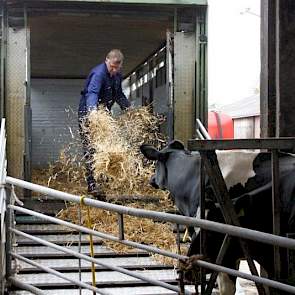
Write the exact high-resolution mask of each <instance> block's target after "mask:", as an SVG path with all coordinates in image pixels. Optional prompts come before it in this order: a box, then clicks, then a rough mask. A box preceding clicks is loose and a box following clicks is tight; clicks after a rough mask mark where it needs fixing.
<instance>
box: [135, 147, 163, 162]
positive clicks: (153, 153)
mask: <svg viewBox="0 0 295 295" xmlns="http://www.w3.org/2000/svg"><path fill="white" fill-rule="evenodd" d="M140 151H141V152H142V153H143V155H144V156H145V157H146V158H147V159H149V160H154V161H156V160H159V159H160V158H161V153H160V152H159V151H158V150H157V149H156V148H155V147H153V146H152V145H150V144H143V145H141V146H140Z"/></svg>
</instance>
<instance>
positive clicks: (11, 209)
mask: <svg viewBox="0 0 295 295" xmlns="http://www.w3.org/2000/svg"><path fill="white" fill-rule="evenodd" d="M0 136H1V138H0V141H1V145H0V172H1V175H0V176H1V187H0V208H1V268H0V270H1V283H2V290H1V291H2V293H3V290H4V286H7V283H8V282H9V283H10V284H13V285H17V286H19V287H21V288H23V289H24V290H29V291H31V292H33V293H34V294H44V292H43V291H42V290H41V289H38V288H36V287H34V286H32V285H29V284H26V283H23V282H21V281H19V280H18V279H17V277H15V276H14V273H13V269H12V267H11V260H12V258H15V259H19V260H22V261H25V262H26V263H29V264H32V265H34V266H36V267H38V268H41V269H43V270H44V271H46V272H48V273H51V274H54V275H56V276H60V277H62V278H63V279H67V278H66V277H65V276H64V275H61V274H60V273H59V272H57V271H55V270H53V269H51V268H48V267H46V266H42V265H40V264H38V263H36V262H34V261H32V260H29V259H27V258H25V257H23V256H22V255H19V254H17V253H15V252H14V251H13V248H12V241H13V236H14V235H19V236H22V237H26V238H28V239H30V240H33V241H35V242H38V243H40V244H41V245H44V246H47V247H50V248H53V249H56V250H59V251H61V252H62V253H68V254H71V255H73V256H75V257H77V258H79V259H83V260H86V261H89V262H91V263H94V264H97V265H102V263H101V262H99V261H98V260H97V259H95V258H92V257H90V256H87V255H84V254H80V253H78V252H75V251H71V250H69V249H66V248H65V247H62V246H59V245H56V244H54V243H51V242H48V241H45V240H43V239H40V238H38V237H35V236H33V235H29V234H26V233H24V232H23V231H21V230H17V229H15V228H14V213H15V212H22V213H26V214H29V215H31V216H35V217H38V218H41V219H44V220H48V221H51V222H54V223H56V224H61V225H65V226H67V227H69V228H72V229H75V230H77V231H80V232H83V233H87V234H91V235H93V236H96V237H100V238H102V239H107V240H111V241H115V242H118V243H121V244H124V245H128V246H131V247H135V248H138V249H142V250H146V251H148V252H151V253H157V254H160V255H164V256H167V257H171V258H174V259H177V260H181V261H184V262H185V261H186V260H187V258H188V257H186V256H183V255H179V254H178V253H172V252H169V251H165V250H161V249H159V248H156V247H152V246H148V245H143V244H140V243H136V242H133V241H130V240H126V239H125V238H124V215H131V216H136V217H141V218H150V219H154V220H160V221H164V222H171V223H176V224H183V225H186V226H194V227H201V228H202V229H205V230H210V231H215V232H220V233H223V234H228V235H231V236H234V237H240V238H243V239H250V240H254V241H259V242H262V243H266V244H270V245H274V246H278V247H284V248H288V249H295V240H294V239H289V238H285V237H280V236H276V235H273V234H268V233H263V232H257V231H253V230H250V229H246V228H241V227H237V226H232V225H228V224H221V223H216V222H212V221H208V220H205V219H196V218H191V217H184V216H177V215H174V214H168V213H160V212H154V211H149V210H143V209H134V208H129V207H125V206H121V205H115V204H109V203H106V202H101V201H96V200H93V199H89V198H83V197H82V198H81V197H79V196H75V195H72V194H68V193H64V192H60V191H57V190H54V189H50V188H47V187H43V186H40V185H37V184H33V183H30V182H26V181H23V180H20V179H16V178H13V177H9V176H6V157H5V144H6V137H5V120H4V119H3V120H2V124H1V133H0ZM15 187H19V188H22V189H27V190H31V191H36V192H39V193H43V194H47V195H49V196H51V197H53V198H55V199H59V200H65V201H69V202H73V203H78V204H80V203H81V202H82V203H83V204H84V205H85V206H89V207H96V208H101V209H104V210H109V211H112V212H116V213H117V214H118V227H119V235H118V237H117V236H113V235H110V234H106V233H102V232H99V231H96V230H92V229H89V228H87V227H83V226H79V225H76V224H73V223H70V222H67V221H63V220H60V219H58V218H55V217H50V216H47V215H45V214H42V213H38V212H35V211H33V210H29V209H26V208H23V207H22V206H21V204H20V203H19V202H18V199H17V197H16V195H15V189H14V188H15ZM9 192H10V193H9ZM15 202H16V203H17V205H15ZM6 203H7V206H6ZM5 224H6V229H5ZM5 231H6V234H5ZM5 259H6V261H5ZM196 265H197V266H198V267H202V268H208V269H211V270H214V271H217V272H224V273H227V274H230V275H233V276H238V277H241V278H245V279H249V280H253V281H255V282H257V283H259V284H264V285H267V286H270V287H273V288H277V289H278V290H283V291H286V292H289V293H292V294H295V287H294V286H290V285H287V284H284V283H281V282H277V281H273V280H270V279H266V278H262V277H259V276H253V275H249V274H245V273H242V272H239V271H237V270H233V269H229V268H226V267H223V266H221V265H216V264H212V263H209V262H206V261H203V260H198V261H197V262H196ZM103 266H104V267H106V268H109V269H113V270H116V271H118V272H120V273H123V274H126V275H129V276H132V277H135V278H137V279H139V280H142V281H145V282H149V283H151V284H153V285H156V286H161V287H163V288H166V289H168V290H172V291H173V292H175V293H177V294H191V291H189V290H185V288H184V287H182V286H181V285H180V287H178V286H173V285H170V284H167V283H165V282H162V281H158V280H155V279H153V278H150V277H146V276H143V275H141V274H136V273H132V272H131V271H129V270H127V269H124V268H122V267H116V266H113V265H107V264H105V265H103ZM69 280H71V282H74V283H75V284H76V285H77V286H80V287H82V288H85V289H89V290H92V291H94V292H96V293H98V294H105V293H104V292H103V291H102V290H101V289H98V288H97V287H96V286H95V285H94V286H91V285H90V284H86V283H84V282H82V281H78V280H73V279H69Z"/></svg>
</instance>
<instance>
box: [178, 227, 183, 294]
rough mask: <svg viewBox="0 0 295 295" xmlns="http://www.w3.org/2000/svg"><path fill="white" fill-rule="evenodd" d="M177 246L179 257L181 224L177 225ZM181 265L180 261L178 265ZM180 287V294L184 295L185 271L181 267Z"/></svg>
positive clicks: (179, 272)
mask: <svg viewBox="0 0 295 295" xmlns="http://www.w3.org/2000/svg"><path fill="white" fill-rule="evenodd" d="M176 231H177V234H176V244H177V253H178V254H179V255H181V251H180V230H179V224H178V223H177V224H176ZM179 264H180V260H178V265H179ZM178 274H179V276H178V286H179V290H180V294H181V295H183V294H184V282H183V279H184V274H183V270H182V269H181V268H180V267H179V269H178Z"/></svg>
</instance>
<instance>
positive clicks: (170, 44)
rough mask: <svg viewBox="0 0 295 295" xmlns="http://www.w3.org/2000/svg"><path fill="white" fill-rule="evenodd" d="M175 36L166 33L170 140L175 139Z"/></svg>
mask: <svg viewBox="0 0 295 295" xmlns="http://www.w3.org/2000/svg"><path fill="white" fill-rule="evenodd" d="M172 36H173V34H172V33H171V32H169V31H167V33H166V93H167V108H168V114H167V126H168V138H169V140H170V141H171V140H173V139H174V115H173V114H174V91H173V90H174V82H173V79H174V78H173V71H174V69H173V67H174V63H173V42H174V41H173V40H172V39H173V37H172Z"/></svg>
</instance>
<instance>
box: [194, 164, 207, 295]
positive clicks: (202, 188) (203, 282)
mask: <svg viewBox="0 0 295 295" xmlns="http://www.w3.org/2000/svg"><path fill="white" fill-rule="evenodd" d="M200 183H201V185H200V196H201V197H200V210H201V219H205V217H206V216H205V209H206V204H205V167H204V163H203V161H202V158H201V167H200ZM204 233H205V232H204V230H203V229H202V228H201V229H200V250H201V251H200V254H204V251H205V250H204V249H205V247H206V245H205V243H206V241H205V236H204ZM200 276H201V294H204V292H205V287H206V271H205V270H204V269H203V268H202V267H201V268H200ZM195 288H198V286H195ZM196 293H197V294H198V289H196Z"/></svg>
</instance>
